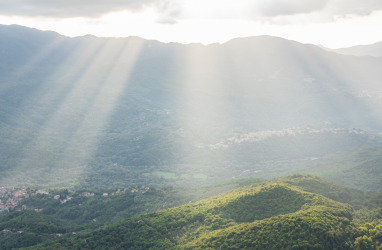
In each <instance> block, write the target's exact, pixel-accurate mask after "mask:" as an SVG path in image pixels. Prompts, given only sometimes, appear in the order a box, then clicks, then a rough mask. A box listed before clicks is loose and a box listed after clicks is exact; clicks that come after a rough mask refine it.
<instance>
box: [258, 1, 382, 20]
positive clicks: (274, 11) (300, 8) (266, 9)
mask: <svg viewBox="0 0 382 250" xmlns="http://www.w3.org/2000/svg"><path fill="white" fill-rule="evenodd" d="M252 8H253V12H252V13H253V14H254V18H255V19H256V18H261V19H270V20H271V19H272V18H275V17H279V16H293V15H296V14H311V13H314V14H315V15H316V16H317V15H321V16H322V17H323V18H322V20H325V21H328V20H327V19H330V20H333V19H334V18H336V17H349V16H353V15H357V16H365V15H370V14H371V13H372V12H373V11H377V10H381V9H382V1H381V0H304V1H301V0H258V1H256V2H253V7H252Z"/></svg>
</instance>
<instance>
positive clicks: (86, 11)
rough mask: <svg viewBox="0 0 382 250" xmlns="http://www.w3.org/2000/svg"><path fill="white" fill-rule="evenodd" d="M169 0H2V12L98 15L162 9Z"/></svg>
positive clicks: (78, 15) (64, 15)
mask: <svg viewBox="0 0 382 250" xmlns="http://www.w3.org/2000/svg"><path fill="white" fill-rule="evenodd" d="M168 2H169V1H168V0H0V14H2V15H17V16H45V17H58V18H60V17H97V16H102V15H104V14H107V13H110V12H114V11H123V10H128V11H132V12H139V11H141V10H143V9H145V8H149V7H155V8H159V9H162V10H163V8H164V7H165V6H167V4H168Z"/></svg>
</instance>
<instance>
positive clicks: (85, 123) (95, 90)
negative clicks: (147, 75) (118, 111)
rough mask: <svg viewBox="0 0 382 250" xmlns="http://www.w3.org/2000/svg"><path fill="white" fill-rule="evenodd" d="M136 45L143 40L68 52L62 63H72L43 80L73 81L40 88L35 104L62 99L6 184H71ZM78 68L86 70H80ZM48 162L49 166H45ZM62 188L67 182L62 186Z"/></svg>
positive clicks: (80, 174) (134, 56)
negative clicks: (42, 93)
mask: <svg viewBox="0 0 382 250" xmlns="http://www.w3.org/2000/svg"><path fill="white" fill-rule="evenodd" d="M142 43H143V40H135V39H129V40H127V41H126V40H123V39H120V40H116V39H105V40H104V41H103V44H102V45H101V46H99V45H96V46H89V48H88V49H87V50H85V51H82V52H80V53H78V52H79V51H80V50H81V47H82V46H80V47H79V48H78V50H77V51H74V52H76V54H74V55H75V56H74V57H75V58H73V57H69V59H68V60H69V61H68V63H70V61H72V62H73V65H68V64H66V63H64V64H63V66H62V67H61V68H59V69H58V70H57V71H56V72H54V73H53V74H52V76H51V77H49V78H50V79H52V78H56V77H60V75H61V74H62V75H63V76H64V79H65V81H68V80H72V81H74V82H72V83H70V82H69V83H68V82H65V81H64V82H62V80H60V81H58V83H57V82H56V83H55V84H54V85H50V86H46V88H47V90H46V91H45V92H44V93H45V94H46V95H47V96H46V97H44V98H43V100H40V102H38V103H37V105H44V104H47V103H52V98H53V99H55V98H58V97H60V96H61V95H63V96H61V97H60V98H59V99H61V103H60V104H59V105H58V106H57V107H56V108H55V111H54V112H53V113H52V115H51V117H49V119H48V121H46V122H45V124H44V125H43V126H42V127H41V129H40V131H39V132H37V134H36V136H34V137H32V140H31V142H30V143H29V144H28V145H25V148H24V149H23V152H24V153H23V157H22V158H21V160H20V161H19V163H18V164H17V166H16V167H15V169H14V172H15V173H17V174H16V175H12V177H9V176H8V178H7V182H9V183H12V182H13V181H16V180H17V181H18V182H20V181H21V182H25V183H35V184H36V185H38V184H39V183H40V181H41V180H48V179H49V180H50V182H49V183H45V185H47V186H49V185H51V184H54V185H55V186H60V184H61V181H62V180H65V179H66V178H64V177H68V176H70V178H69V179H71V180H78V178H81V177H83V174H84V173H83V171H84V170H85V167H86V164H87V160H89V158H90V157H91V155H92V153H93V152H94V150H95V148H96V147H97V141H98V139H99V138H100V137H101V136H102V133H103V129H104V128H105V127H106V126H107V124H108V119H109V115H110V114H111V112H112V111H113V107H114V105H115V103H116V101H117V100H118V96H119V94H120V93H121V92H122V91H123V89H124V88H125V86H126V84H127V83H128V80H129V75H130V73H131V70H133V68H134V64H135V60H136V59H137V57H138V56H139V51H140V48H141V46H142ZM87 44H88V43H87ZM77 55H78V56H77ZM84 65H87V66H86V67H85V68H84ZM76 75H79V77H78V78H77V77H76ZM49 83H50V84H51V82H49ZM60 83H61V84H60ZM56 85H57V86H56ZM62 91H67V93H61V92H62ZM31 108H32V109H33V108H36V106H35V105H34V106H31ZM51 159H54V162H50V160H51ZM21 169H23V171H20V170H21ZM40 184H41V183H40ZM65 184H66V185H67V184H68V183H62V185H65Z"/></svg>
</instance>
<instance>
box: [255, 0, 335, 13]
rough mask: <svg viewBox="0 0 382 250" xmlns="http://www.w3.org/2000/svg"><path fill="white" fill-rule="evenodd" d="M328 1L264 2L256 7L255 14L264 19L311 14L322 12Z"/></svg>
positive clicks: (278, 0)
mask: <svg viewBox="0 0 382 250" xmlns="http://www.w3.org/2000/svg"><path fill="white" fill-rule="evenodd" d="M327 2H328V0H304V1H301V0H262V1H258V2H257V3H256V5H255V13H256V14H258V15H260V16H263V17H276V16H284V15H295V14H301V13H311V12H315V11H320V10H322V9H323V8H324V7H325V6H326V4H327Z"/></svg>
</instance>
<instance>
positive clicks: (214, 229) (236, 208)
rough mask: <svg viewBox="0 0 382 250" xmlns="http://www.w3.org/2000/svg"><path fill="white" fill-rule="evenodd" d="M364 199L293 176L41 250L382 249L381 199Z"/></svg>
mask: <svg viewBox="0 0 382 250" xmlns="http://www.w3.org/2000/svg"><path fill="white" fill-rule="evenodd" d="M303 190H310V191H309V192H307V191H303ZM314 190H317V191H318V193H321V194H317V193H316V192H315V191H314ZM358 192H360V191H355V190H351V189H346V188H344V187H341V186H338V185H336V184H333V183H330V182H328V181H326V180H323V179H320V178H318V177H314V176H308V175H293V176H289V177H284V178H280V179H275V180H272V181H271V182H266V183H262V184H252V185H249V186H245V187H242V188H239V189H235V190H233V191H230V192H228V193H224V194H221V195H218V196H214V197H211V198H208V199H204V200H201V201H198V202H195V203H192V204H186V205H183V206H180V207H176V208H169V209H165V210H160V211H157V212H154V213H149V214H143V215H139V216H136V217H132V218H130V219H127V220H123V221H120V222H117V223H116V224H113V225H110V226H107V227H105V228H103V229H101V230H96V231H93V232H88V233H83V234H82V233H81V234H78V235H68V236H66V237H65V236H64V237H62V238H61V239H59V240H56V241H54V242H51V243H46V244H44V245H38V246H36V247H35V249H52V248H57V249H68V248H82V249H101V248H114V249H126V248H134V249H149V248H152V249H195V248H213V249H216V248H231V249H243V248H251V249H282V248H286V249H293V248H305V249H353V248H354V249H368V248H365V247H367V245H368V244H369V246H371V247H378V246H380V245H381V239H380V234H381V233H382V231H381V229H382V227H381V225H380V223H381V220H380V218H381V215H382V213H381V209H380V202H381V201H382V200H381V197H379V198H378V199H375V197H374V198H371V197H372V196H373V195H374V194H371V193H364V194H363V196H364V197H361V196H360V195H359V193H358ZM327 197H334V199H336V200H341V201H342V203H340V202H338V201H334V200H332V199H329V198H327ZM362 199H363V200H362ZM368 199H369V200H368ZM366 200H367V202H365V201H366ZM366 203H367V205H366ZM352 204H358V205H357V206H358V207H357V208H356V209H355V207H354V206H353V207H352ZM377 207H379V209H378V208H377ZM376 208H377V209H376ZM378 218H379V219H378Z"/></svg>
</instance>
